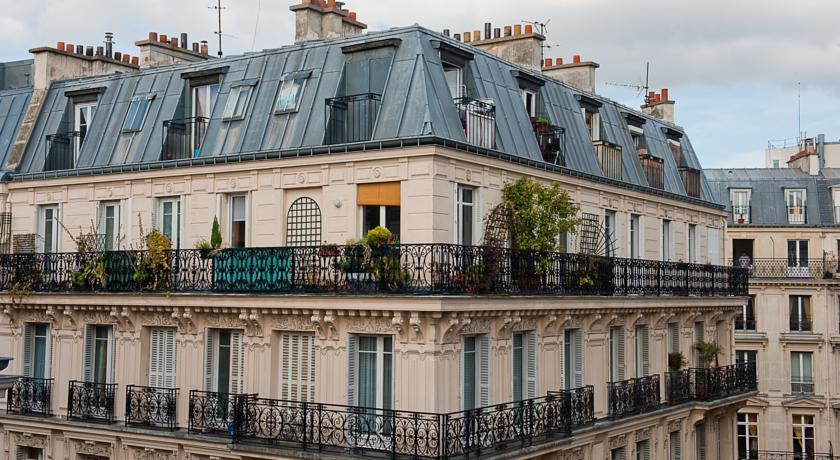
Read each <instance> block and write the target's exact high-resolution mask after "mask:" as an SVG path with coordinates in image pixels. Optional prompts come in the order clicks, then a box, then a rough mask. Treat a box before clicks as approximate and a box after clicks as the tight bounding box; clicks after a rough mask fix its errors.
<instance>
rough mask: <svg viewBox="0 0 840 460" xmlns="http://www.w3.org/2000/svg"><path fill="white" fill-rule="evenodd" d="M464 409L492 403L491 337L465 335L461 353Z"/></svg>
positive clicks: (485, 335)
mask: <svg viewBox="0 0 840 460" xmlns="http://www.w3.org/2000/svg"><path fill="white" fill-rule="evenodd" d="M461 367H462V369H461V375H462V376H463V385H462V386H461V399H462V401H463V406H464V410H468V409H475V408H478V407H485V406H489V405H490V337H489V336H488V335H487V334H482V335H465V336H464V338H463V350H462V354H461Z"/></svg>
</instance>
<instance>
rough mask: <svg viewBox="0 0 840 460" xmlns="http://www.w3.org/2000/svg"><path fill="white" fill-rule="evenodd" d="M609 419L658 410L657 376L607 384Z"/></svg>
mask: <svg viewBox="0 0 840 460" xmlns="http://www.w3.org/2000/svg"><path fill="white" fill-rule="evenodd" d="M607 386H608V388H607V394H608V408H609V410H608V413H609V417H610V418H614V419H617V418H622V417H627V416H630V415H635V414H641V413H644V412H650V411H652V410H656V409H657V408H659V375H658V374H654V375H648V376H646V377H638V378H634V379H628V380H622V381H620V382H609V383H608V384H607Z"/></svg>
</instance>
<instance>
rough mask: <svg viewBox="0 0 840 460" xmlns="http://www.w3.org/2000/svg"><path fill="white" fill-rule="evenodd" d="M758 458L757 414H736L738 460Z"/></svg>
mask: <svg viewBox="0 0 840 460" xmlns="http://www.w3.org/2000/svg"><path fill="white" fill-rule="evenodd" d="M757 458H758V414H738V459H739V460H752V459H757Z"/></svg>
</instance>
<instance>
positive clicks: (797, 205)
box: [785, 190, 805, 224]
mask: <svg viewBox="0 0 840 460" xmlns="http://www.w3.org/2000/svg"><path fill="white" fill-rule="evenodd" d="M785 202H786V204H787V212H788V223H789V224H804V223H805V190H786V191H785Z"/></svg>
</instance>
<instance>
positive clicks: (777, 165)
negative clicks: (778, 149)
mask: <svg viewBox="0 0 840 460" xmlns="http://www.w3.org/2000/svg"><path fill="white" fill-rule="evenodd" d="M773 167H774V168H776V169H778V168H779V160H773Z"/></svg>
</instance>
